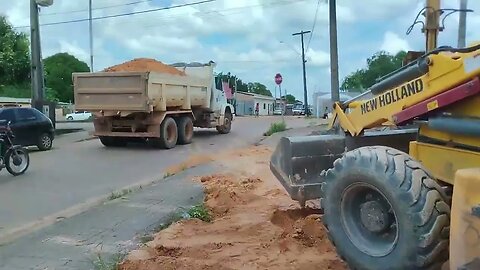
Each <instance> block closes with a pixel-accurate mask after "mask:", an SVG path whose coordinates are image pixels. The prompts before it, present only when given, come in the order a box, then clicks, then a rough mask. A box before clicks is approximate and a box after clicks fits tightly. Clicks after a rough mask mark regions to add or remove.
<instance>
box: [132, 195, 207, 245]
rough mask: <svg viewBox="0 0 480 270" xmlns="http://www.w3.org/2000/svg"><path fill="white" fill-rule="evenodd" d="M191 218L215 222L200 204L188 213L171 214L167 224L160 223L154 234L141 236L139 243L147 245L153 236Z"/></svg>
mask: <svg viewBox="0 0 480 270" xmlns="http://www.w3.org/2000/svg"><path fill="white" fill-rule="evenodd" d="M191 218H198V219H200V220H202V221H204V222H212V220H213V217H212V215H211V214H210V211H209V210H208V209H207V207H206V206H205V205H204V204H199V205H196V206H193V207H191V208H189V209H188V210H186V211H180V212H176V213H172V214H170V215H169V216H168V217H167V219H166V221H165V222H163V223H160V224H158V225H157V226H156V227H155V228H153V231H152V234H145V235H143V236H141V237H140V238H139V241H140V242H141V243H142V244H146V243H147V242H150V241H152V240H153V239H154V236H153V234H155V233H158V232H160V231H163V230H165V229H166V228H168V227H170V226H171V225H172V224H173V223H175V222H177V221H180V220H183V219H191Z"/></svg>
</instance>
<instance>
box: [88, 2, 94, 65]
mask: <svg viewBox="0 0 480 270" xmlns="http://www.w3.org/2000/svg"><path fill="white" fill-rule="evenodd" d="M88 24H89V32H90V71H91V72H93V20H92V0H88Z"/></svg>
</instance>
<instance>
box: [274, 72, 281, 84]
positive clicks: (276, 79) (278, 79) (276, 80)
mask: <svg viewBox="0 0 480 270" xmlns="http://www.w3.org/2000/svg"><path fill="white" fill-rule="evenodd" d="M282 81H283V78H282V75H281V74H280V73H277V75H275V83H276V84H278V85H280V84H282Z"/></svg>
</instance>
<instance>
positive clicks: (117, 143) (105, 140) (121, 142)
mask: <svg viewBox="0 0 480 270" xmlns="http://www.w3.org/2000/svg"><path fill="white" fill-rule="evenodd" d="M99 139H100V142H101V143H102V144H103V145H104V146H106V147H121V146H126V145H127V140H126V139H125V138H121V137H108V136H100V137H99Z"/></svg>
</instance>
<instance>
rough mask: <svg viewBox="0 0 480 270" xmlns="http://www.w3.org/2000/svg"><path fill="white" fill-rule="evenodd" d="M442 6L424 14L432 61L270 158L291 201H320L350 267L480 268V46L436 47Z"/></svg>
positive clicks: (399, 74)
mask: <svg viewBox="0 0 480 270" xmlns="http://www.w3.org/2000/svg"><path fill="white" fill-rule="evenodd" d="M439 2H440V1H438V0H436V1H432V0H429V1H427V3H428V5H427V8H426V9H425V10H426V17H427V23H426V24H425V28H424V30H425V32H426V36H427V42H426V45H427V53H425V54H423V55H422V56H420V57H419V58H418V59H416V60H414V61H413V62H410V63H408V64H407V65H405V66H404V67H402V68H401V69H399V70H397V71H395V72H393V73H392V74H389V75H387V76H385V77H384V78H382V79H381V80H379V81H378V83H377V84H375V85H373V86H372V87H371V88H370V89H369V91H368V92H366V93H365V94H362V95H360V96H359V97H356V98H353V99H352V100H349V101H347V102H344V103H338V102H337V103H335V104H334V113H333V117H332V119H331V124H330V129H329V130H328V131H327V132H325V134H323V135H319V136H305V137H285V138H282V139H281V141H280V143H279V145H278V146H277V149H276V150H275V152H274V153H273V155H272V158H271V162H270V168H271V170H272V172H273V173H274V175H275V176H276V177H277V178H278V180H279V181H280V182H281V183H282V185H283V186H284V187H285V189H286V191H287V192H288V193H289V194H290V196H291V197H292V198H293V199H294V200H297V201H299V202H300V204H301V205H302V206H304V205H305V202H306V201H308V200H320V206H321V207H322V208H323V210H324V217H323V223H324V225H325V227H326V228H327V229H328V234H329V237H330V240H331V241H332V243H333V244H334V245H335V246H336V249H337V252H338V254H339V255H340V256H341V257H342V258H343V259H344V260H345V261H346V262H347V263H348V265H349V266H350V267H351V269H367V270H369V269H440V268H441V267H442V265H444V264H445V263H446V262H447V260H449V259H450V262H449V264H450V269H452V270H453V269H480V169H478V168H480V45H478V44H474V45H471V46H470V47H467V48H461V49H455V48H450V47H442V48H435V46H436V36H437V34H438V29H439V27H438V20H439V19H438V16H439V15H438V13H440V12H439V10H440V3H439ZM435 14H436V15H435ZM432 39H434V40H432Z"/></svg>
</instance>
